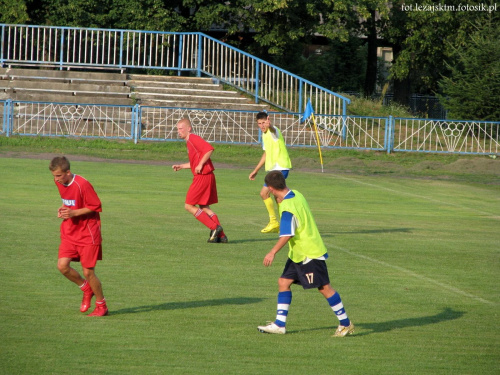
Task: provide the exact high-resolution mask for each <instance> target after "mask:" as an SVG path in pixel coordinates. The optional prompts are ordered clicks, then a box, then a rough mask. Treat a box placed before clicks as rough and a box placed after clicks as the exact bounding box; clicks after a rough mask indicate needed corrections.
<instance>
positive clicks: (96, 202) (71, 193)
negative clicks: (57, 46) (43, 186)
mask: <svg viewBox="0 0 500 375" xmlns="http://www.w3.org/2000/svg"><path fill="white" fill-rule="evenodd" d="M56 186H57V188H58V189H59V194H61V198H62V201H63V204H64V205H65V206H66V207H69V208H71V209H72V210H77V209H80V208H88V209H90V210H92V211H94V212H91V213H89V214H86V215H82V216H78V217H72V218H69V219H65V220H63V222H62V223H61V239H62V240H66V241H69V242H71V243H73V244H75V245H78V246H87V245H100V244H101V242H102V237H101V218H100V216H99V212H102V208H101V200H100V199H99V197H98V196H97V193H96V192H95V190H94V188H93V187H92V185H91V184H90V182H88V181H87V180H86V179H85V178H83V177H82V176H78V175H76V174H75V175H73V180H72V181H71V182H70V183H69V184H68V185H63V184H60V183H58V182H56Z"/></svg>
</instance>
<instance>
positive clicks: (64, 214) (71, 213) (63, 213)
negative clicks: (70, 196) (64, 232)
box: [57, 206, 94, 220]
mask: <svg viewBox="0 0 500 375" xmlns="http://www.w3.org/2000/svg"><path fill="white" fill-rule="evenodd" d="M91 212H94V211H92V210H91V209H89V208H86V207H84V208H79V209H77V210H72V209H71V208H69V207H66V206H61V207H60V208H59V210H57V217H60V218H61V219H63V220H64V219H69V218H72V217H77V216H82V215H86V214H90V213H91Z"/></svg>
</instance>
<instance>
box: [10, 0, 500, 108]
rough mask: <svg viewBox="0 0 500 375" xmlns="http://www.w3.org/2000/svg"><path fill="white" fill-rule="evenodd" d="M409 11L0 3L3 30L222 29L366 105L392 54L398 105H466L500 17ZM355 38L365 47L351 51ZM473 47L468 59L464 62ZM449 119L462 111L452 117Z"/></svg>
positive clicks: (243, 1)
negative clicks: (387, 50)
mask: <svg viewBox="0 0 500 375" xmlns="http://www.w3.org/2000/svg"><path fill="white" fill-rule="evenodd" d="M487 1H492V0H487ZM410 3H411V2H402V1H401V0H0V15H1V16H0V17H1V20H2V22H5V23H31V24H40V25H60V26H80V27H100V28H121V29H135V30H153V31H202V32H208V33H213V34H214V31H213V30H214V26H216V29H217V30H219V31H218V33H217V37H218V38H220V39H221V40H223V41H224V42H227V43H230V44H233V45H235V46H237V47H240V48H243V49H245V50H246V51H248V52H250V53H252V54H254V55H256V56H258V57H260V58H263V59H265V60H268V61H270V62H272V63H274V64H276V65H279V66H281V67H284V68H285V69H288V70H291V71H292V72H294V73H296V74H299V75H302V76H305V78H308V79H310V80H312V81H314V82H316V83H318V84H321V85H323V86H325V87H328V88H331V89H334V90H349V91H358V90H360V89H361V91H363V92H364V94H365V95H367V96H369V95H371V94H373V92H374V91H375V87H376V77H377V70H378V67H377V53H376V52H377V47H379V46H387V45H390V46H392V48H393V53H394V60H393V66H392V68H391V75H390V79H391V81H392V83H393V85H392V88H393V91H394V94H395V100H397V101H399V102H400V103H403V104H407V101H408V98H409V95H410V93H412V92H413V93H421V94H433V93H439V92H440V90H443V93H446V96H447V97H448V98H449V100H448V102H447V103H448V105H451V104H450V103H451V101H450V100H451V99H452V97H455V96H457V97H460V94H459V91H460V90H458V89H457V90H454V89H453V88H454V87H460V85H459V81H462V80H467V79H469V78H470V77H471V76H470V75H469V74H471V72H472V71H475V70H481V69H480V67H481V66H483V65H484V64H486V63H487V60H486V56H484V55H482V54H480V53H479V51H480V49H479V47H478V45H479V44H480V45H481V46H483V48H490V49H492V48H493V47H494V44H495V43H497V44H498V38H496V39H495V35H498V33H496V34H495V33H493V32H492V33H490V34H489V35H488V34H487V33H485V34H483V36H482V37H481V38H479V37H478V36H477V37H475V38H476V39H475V40H476V41H475V42H472V40H471V35H473V34H474V35H475V33H476V26H474V25H477V24H481V23H483V24H484V22H485V20H487V19H488V17H489V16H491V17H492V19H495V15H493V14H492V15H490V14H488V12H484V11H476V12H475V11H439V10H436V11H425V10H420V11H418V10H417V9H412V10H409V9H408V7H407V6H406V4H410ZM436 4H438V3H436V2H435V1H433V0H422V1H421V2H413V3H411V6H417V5H419V6H426V5H429V6H435V5H436ZM463 4H465V3H464V2H463V0H448V1H447V4H446V5H447V6H455V7H457V8H458V6H459V5H463ZM480 4H484V0H483V1H481V2H477V1H476V2H467V5H468V6H473V5H480ZM492 4H493V3H492ZM488 5H489V4H488ZM405 6H406V8H405ZM496 21H497V22H498V17H496ZM493 23H494V22H493ZM493 23H492V24H493ZM214 35H215V34H214ZM317 35H321V36H323V37H324V38H325V39H326V40H327V43H326V44H327V45H328V47H329V48H326V49H325V53H324V54H323V55H321V56H315V55H313V56H310V57H308V58H306V57H304V53H303V52H304V46H305V45H307V44H310V43H312V42H314V40H315V38H316V37H317ZM355 39H356V40H358V42H359V43H357V44H356V43H354V44H353V40H355ZM478 43H479V44H478ZM469 48H471V49H472V50H471V51H470V52H467V54H466V53H465V51H468V49H469ZM474 59H476V60H477V61H476V60H474ZM361 60H362V61H361ZM473 60H474V61H473ZM473 62H474V63H475V64H476V66H475V67H474V66H473V64H472V63H473ZM493 65H494V64H493ZM483 70H485V71H486V70H487V69H483ZM492 74H496V73H492ZM452 81H453V82H454V83H453V85H452V83H451V82H452ZM440 82H441V83H440ZM483 84H484V85H487V84H488V82H486V81H485V82H483ZM485 87H490V86H485ZM445 90H446V91H445ZM462 90H463V88H462ZM478 97H480V96H479V95H476V98H478ZM450 111H452V110H451V109H450ZM453 113H458V112H455V110H453ZM482 116H483V117H484V116H485V115H482Z"/></svg>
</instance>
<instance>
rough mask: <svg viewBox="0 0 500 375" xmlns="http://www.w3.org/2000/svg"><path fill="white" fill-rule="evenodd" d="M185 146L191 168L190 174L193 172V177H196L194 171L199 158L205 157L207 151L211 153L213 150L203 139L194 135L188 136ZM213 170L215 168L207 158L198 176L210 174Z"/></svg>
mask: <svg viewBox="0 0 500 375" xmlns="http://www.w3.org/2000/svg"><path fill="white" fill-rule="evenodd" d="M186 145H187V150H188V157H189V165H190V167H191V172H193V175H196V172H195V171H194V170H195V168H196V167H197V166H198V164H199V163H200V160H201V158H202V157H203V155H205V154H206V153H207V152H209V151H212V150H213V149H214V148H213V147H212V145H211V144H210V143H208V142H207V141H205V140H204V139H203V138H201V137H200V136H199V135H196V134H189V139H188V140H187V142H186ZM214 169H215V168H214V165H213V164H212V160H210V158H209V159H208V160H207V162H206V163H205V164H204V165H203V168H202V169H201V173H200V174H209V173H212V172H213V170H214Z"/></svg>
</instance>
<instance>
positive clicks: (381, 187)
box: [336, 176, 500, 220]
mask: <svg viewBox="0 0 500 375" xmlns="http://www.w3.org/2000/svg"><path fill="white" fill-rule="evenodd" d="M336 177H337V178H341V179H344V180H348V181H353V182H356V183H358V184H360V185H367V186H371V187H374V188H377V189H380V190H386V191H390V192H393V193H397V194H401V195H407V196H411V197H416V198H420V199H425V200H428V201H431V202H435V203H439V204H442V205H445V206H446V205H448V206H451V207H456V208H460V209H463V210H469V211H472V212H475V213H477V214H480V215H485V216H490V217H491V219H496V220H500V215H498V214H493V213H491V212H486V211H480V210H476V209H475V208H471V207H466V206H461V205H459V204H455V203H452V202H443V201H440V200H438V199H435V198H431V197H426V196H424V195H419V194H414V193H408V192H406V191H400V190H395V189H391V188H387V187H383V186H379V185H376V184H371V183H369V182H364V181H359V180H356V179H355V178H350V177H345V176H336Z"/></svg>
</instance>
